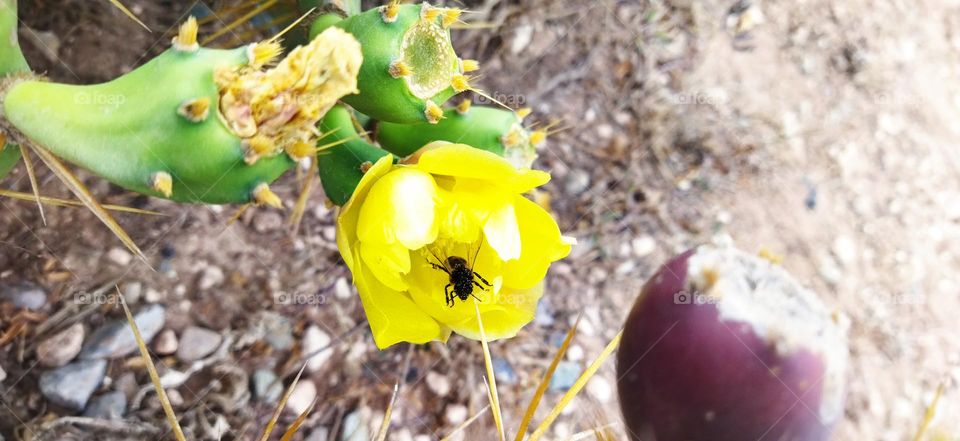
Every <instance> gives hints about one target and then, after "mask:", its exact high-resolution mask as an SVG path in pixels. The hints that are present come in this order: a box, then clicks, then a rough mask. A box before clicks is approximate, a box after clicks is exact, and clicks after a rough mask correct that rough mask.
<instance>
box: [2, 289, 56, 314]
mask: <svg viewBox="0 0 960 441" xmlns="http://www.w3.org/2000/svg"><path fill="white" fill-rule="evenodd" d="M0 298H2V299H4V300H7V301H9V302H10V303H13V306H15V307H17V308H26V309H30V310H34V311H36V310H38V309H40V308H43V307H44V306H46V305H47V293H46V291H44V290H43V288H41V287H39V286H37V285H34V284H32V283H20V284H17V285H13V286H9V287H6V288H4V289H3V290H2V291H0Z"/></svg>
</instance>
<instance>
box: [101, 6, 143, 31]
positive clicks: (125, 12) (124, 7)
mask: <svg viewBox="0 0 960 441" xmlns="http://www.w3.org/2000/svg"><path fill="white" fill-rule="evenodd" d="M110 3H113V6H116V7H117V9H119V10H120V11H121V12H123V13H124V14H126V15H127V17H130V19H131V20H133V21H135V22H137V24H138V25H140V26H143V28H144V29H146V30H147V32H153V31H151V30H150V28H148V27H147V25H146V24H144V23H143V22H142V21H140V19H139V18H137V16H136V15H133V12H130V10H129V9H127V7H126V6H124V5H123V3H120V0H110Z"/></svg>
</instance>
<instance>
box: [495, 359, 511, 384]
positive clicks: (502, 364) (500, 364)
mask: <svg viewBox="0 0 960 441" xmlns="http://www.w3.org/2000/svg"><path fill="white" fill-rule="evenodd" d="M493 377H494V378H496V379H497V382H499V383H502V384H516V383H517V372H516V371H514V370H513V366H511V365H510V362H509V361H507V359H505V358H499V357H494V359H493Z"/></svg>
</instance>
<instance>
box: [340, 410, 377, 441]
mask: <svg viewBox="0 0 960 441" xmlns="http://www.w3.org/2000/svg"><path fill="white" fill-rule="evenodd" d="M364 413H365V412H364V409H363V408H360V409H357V410H354V411H353V412H350V414H349V415H347V416H346V417H344V419H343V432H342V433H341V434H340V441H366V440H368V439H370V435H369V432H368V430H367V423H366V421H364V419H365V418H364V415H363V414H364Z"/></svg>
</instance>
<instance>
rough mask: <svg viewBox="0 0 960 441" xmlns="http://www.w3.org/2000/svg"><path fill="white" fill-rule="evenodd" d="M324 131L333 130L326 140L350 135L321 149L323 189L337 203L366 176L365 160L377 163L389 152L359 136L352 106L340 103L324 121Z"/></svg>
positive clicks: (319, 159)
mask: <svg viewBox="0 0 960 441" xmlns="http://www.w3.org/2000/svg"><path fill="white" fill-rule="evenodd" d="M319 127H320V130H321V132H323V133H332V134H331V135H329V136H326V137H324V138H322V139H321V142H322V143H324V144H327V143H333V142H336V141H337V140H345V139H349V141H347V142H344V143H343V144H339V145H336V146H334V147H332V148H329V149H326V150H321V151H319V152H317V168H318V171H319V173H320V181H321V183H322V184H323V191H324V192H326V194H327V197H328V198H330V201H332V202H333V203H334V204H337V205H343V204H346V203H347V201H349V200H350V196H352V195H353V191H354V190H355V189H356V188H357V184H359V183H360V179H361V178H362V177H363V170H362V168H363V164H364V163H366V162H369V163H371V164H372V163H375V162H377V160H378V159H380V158H381V157H383V156H384V155H386V154H387V152H386V151H384V150H383V149H381V148H379V147H377V146H375V145H373V144H370V143H368V142H366V141H364V140H363V138H361V137H359V135H358V134H357V130H356V129H355V128H354V125H353V121H352V120H351V118H350V110H348V109H347V108H345V107H343V106H336V107H334V108H333V109H331V110H330V111H329V112H327V114H326V116H324V117H323V120H321V121H320V125H319Z"/></svg>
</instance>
